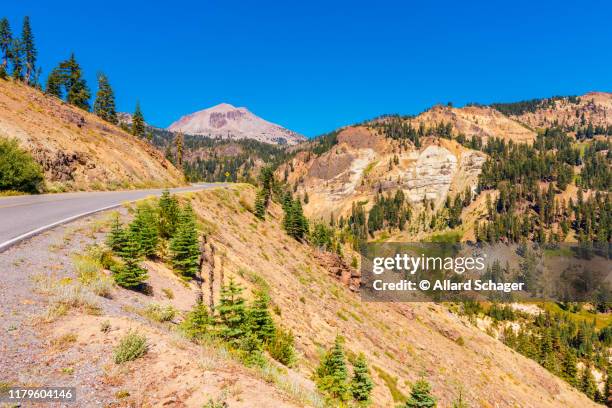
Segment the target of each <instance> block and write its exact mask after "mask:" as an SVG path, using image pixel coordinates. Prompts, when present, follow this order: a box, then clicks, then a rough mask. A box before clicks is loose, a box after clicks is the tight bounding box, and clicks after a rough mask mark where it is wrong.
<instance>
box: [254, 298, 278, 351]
mask: <svg viewBox="0 0 612 408" xmlns="http://www.w3.org/2000/svg"><path fill="white" fill-rule="evenodd" d="M269 303H270V296H268V294H267V293H265V292H259V293H257V294H256V296H255V300H254V301H253V305H252V306H251V308H249V313H248V320H249V328H250V330H251V331H252V332H253V334H254V335H255V337H257V339H258V340H259V341H260V342H261V343H267V342H269V341H270V340H272V339H273V338H274V335H275V332H276V326H275V325H274V320H272V316H271V315H270V312H269V311H268V305H269Z"/></svg>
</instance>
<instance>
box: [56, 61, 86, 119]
mask: <svg viewBox="0 0 612 408" xmlns="http://www.w3.org/2000/svg"><path fill="white" fill-rule="evenodd" d="M59 70H60V71H61V76H60V77H61V78H62V84H63V85H64V88H65V90H66V102H68V103H69V104H71V105H74V106H77V107H79V108H81V109H83V110H87V111H88V110H89V98H90V97H91V93H90V91H89V88H88V87H87V82H86V81H85V79H83V74H82V72H81V66H80V65H79V63H78V62H77V60H76V57H75V56H74V53H72V54H71V55H70V58H69V59H67V60H66V61H63V62H61V63H60V65H59Z"/></svg>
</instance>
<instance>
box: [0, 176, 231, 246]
mask: <svg viewBox="0 0 612 408" xmlns="http://www.w3.org/2000/svg"><path fill="white" fill-rule="evenodd" d="M224 185H225V184H222V183H202V184H193V185H191V186H189V187H179V188H173V189H170V191H171V192H174V193H178V192H189V191H199V190H205V189H209V188H213V187H220V186H224ZM162 191H163V189H151V190H128V191H100V192H80V193H62V194H41V195H23V196H14V197H1V198H0V252H2V251H4V250H5V249H7V248H9V247H10V246H11V245H14V244H16V243H18V242H21V241H23V240H24V239H27V238H30V237H32V236H34V235H36V234H38V233H40V232H43V231H46V230H48V229H50V228H53V227H55V226H57V225H60V224H64V223H67V222H70V221H73V220H75V219H77V218H80V217H84V216H86V215H89V214H93V213H96V212H99V211H103V210H108V209H111V208H114V207H119V206H120V205H121V204H123V203H125V202H129V201H136V200H140V199H143V198H146V197H149V196H160V195H161V193H162Z"/></svg>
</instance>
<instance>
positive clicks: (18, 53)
mask: <svg viewBox="0 0 612 408" xmlns="http://www.w3.org/2000/svg"><path fill="white" fill-rule="evenodd" d="M9 55H10V56H9V58H10V60H11V64H12V65H13V79H15V80H19V81H20V80H22V79H23V44H22V43H21V40H20V39H19V38H13V41H12V42H11V50H10V54H9Z"/></svg>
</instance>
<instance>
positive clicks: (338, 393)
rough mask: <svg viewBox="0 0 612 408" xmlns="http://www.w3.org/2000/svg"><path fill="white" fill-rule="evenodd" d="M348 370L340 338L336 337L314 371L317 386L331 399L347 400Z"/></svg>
mask: <svg viewBox="0 0 612 408" xmlns="http://www.w3.org/2000/svg"><path fill="white" fill-rule="evenodd" d="M347 380H348V370H347V368H346V360H345V357H344V349H343V347H342V339H341V338H340V336H337V337H336V340H335V342H334V346H333V347H332V349H331V350H329V351H328V352H327V353H326V354H325V356H323V359H322V360H321V363H320V364H319V367H318V368H317V371H316V384H317V388H318V389H319V390H320V391H321V392H323V393H325V394H326V395H328V396H329V398H331V399H332V400H337V401H341V402H344V401H347V400H348V397H349V384H348V382H347Z"/></svg>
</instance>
